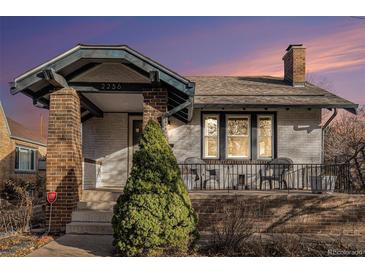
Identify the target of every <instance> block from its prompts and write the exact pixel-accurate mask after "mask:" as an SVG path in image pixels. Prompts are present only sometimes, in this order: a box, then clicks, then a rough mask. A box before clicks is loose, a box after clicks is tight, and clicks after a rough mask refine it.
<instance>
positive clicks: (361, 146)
mask: <svg viewBox="0 0 365 274" xmlns="http://www.w3.org/2000/svg"><path fill="white" fill-rule="evenodd" d="M325 159H326V160H327V161H347V162H349V163H350V164H351V168H352V181H353V183H355V185H354V186H355V187H358V188H361V189H362V190H365V108H364V107H360V108H359V109H358V113H357V115H351V114H347V113H342V114H341V115H340V116H339V117H338V118H337V119H336V120H335V121H334V122H332V124H330V126H329V127H328V128H327V130H326V132H325Z"/></svg>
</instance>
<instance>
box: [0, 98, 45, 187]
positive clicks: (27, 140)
mask: <svg viewBox="0 0 365 274" xmlns="http://www.w3.org/2000/svg"><path fill="white" fill-rule="evenodd" d="M46 152H47V140H46V139H45V138H44V137H42V136H41V134H40V133H38V132H34V131H32V130H29V129H27V128H26V127H24V126H23V125H22V124H20V123H18V122H16V121H14V120H12V119H10V118H9V117H7V116H6V115H5V112H4V109H3V107H2V104H1V102H0V189H1V188H2V187H3V186H4V183H5V180H7V179H9V178H15V179H16V178H19V179H23V180H26V181H31V182H35V180H36V179H37V176H38V175H39V176H43V177H45V165H44V163H43V166H39V165H42V162H41V161H40V160H41V159H44V158H45V155H46ZM39 163H40V164H39Z"/></svg>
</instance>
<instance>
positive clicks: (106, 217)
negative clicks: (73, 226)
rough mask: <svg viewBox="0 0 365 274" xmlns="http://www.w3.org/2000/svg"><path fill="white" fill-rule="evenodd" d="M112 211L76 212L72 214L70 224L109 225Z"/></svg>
mask: <svg viewBox="0 0 365 274" xmlns="http://www.w3.org/2000/svg"><path fill="white" fill-rule="evenodd" d="M112 217H113V212H112V211H105V210H77V211H74V212H72V222H87V223H110V222H111V220H112Z"/></svg>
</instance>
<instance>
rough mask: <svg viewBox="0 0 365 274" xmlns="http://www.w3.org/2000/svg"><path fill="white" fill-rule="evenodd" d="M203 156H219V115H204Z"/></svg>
mask: <svg viewBox="0 0 365 274" xmlns="http://www.w3.org/2000/svg"><path fill="white" fill-rule="evenodd" d="M203 132H204V136H203V139H204V140H203V153H204V158H211V159H216V158H218V157H219V115H215V114H213V115H204V130H203Z"/></svg>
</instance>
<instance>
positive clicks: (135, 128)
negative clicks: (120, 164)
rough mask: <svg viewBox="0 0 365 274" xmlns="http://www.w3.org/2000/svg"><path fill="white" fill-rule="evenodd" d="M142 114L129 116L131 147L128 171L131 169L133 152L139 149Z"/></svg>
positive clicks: (129, 149)
mask: <svg viewBox="0 0 365 274" xmlns="http://www.w3.org/2000/svg"><path fill="white" fill-rule="evenodd" d="M142 119H143V117H142V116H129V137H128V139H129V141H128V143H129V148H128V172H130V171H131V168H132V163H133V154H134V152H135V151H136V150H137V149H138V145H139V140H140V139H141V136H142V125H143V120H142Z"/></svg>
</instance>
